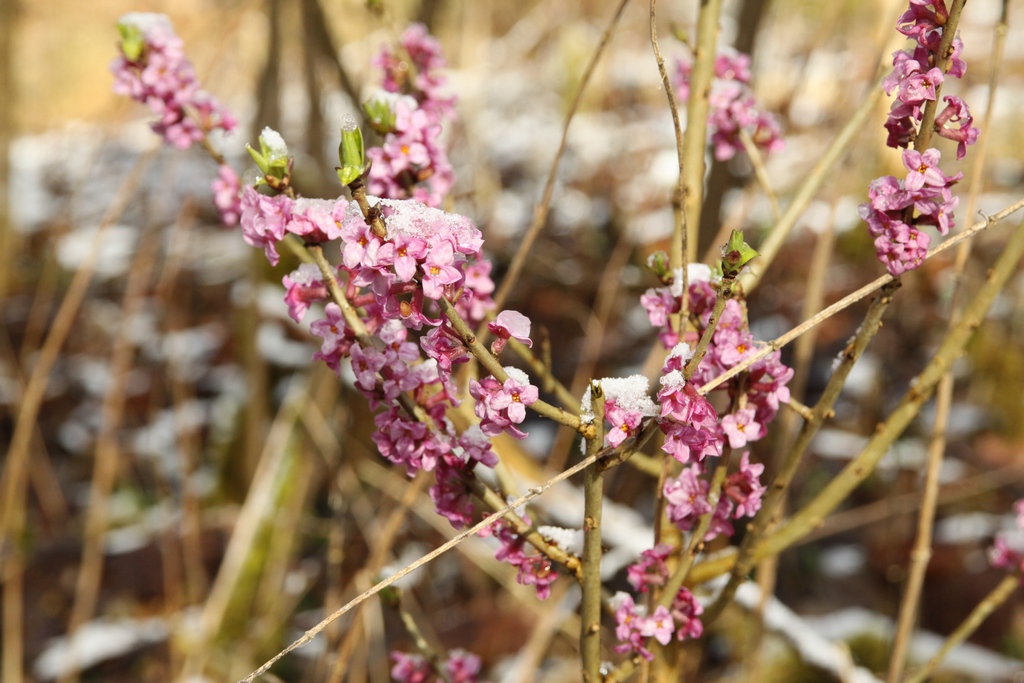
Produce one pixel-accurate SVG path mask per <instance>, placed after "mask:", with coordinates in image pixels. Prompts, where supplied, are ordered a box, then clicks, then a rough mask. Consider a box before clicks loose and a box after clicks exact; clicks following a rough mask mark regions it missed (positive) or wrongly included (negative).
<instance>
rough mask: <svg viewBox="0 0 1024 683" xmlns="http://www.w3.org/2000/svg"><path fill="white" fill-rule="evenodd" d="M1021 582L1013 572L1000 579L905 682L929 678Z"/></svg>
mask: <svg viewBox="0 0 1024 683" xmlns="http://www.w3.org/2000/svg"><path fill="white" fill-rule="evenodd" d="M1019 584H1020V577H1019V576H1017V575H1016V574H1011V575H1010V576H1007V577H1006V578H1004V579H1003V580H1002V581H1000V582H999V585H998V586H996V587H995V588H994V589H993V590H992V592H991V593H989V594H988V595H987V596H985V599H984V600H982V601H981V602H979V603H978V604H977V605H976V606H975V608H974V610H973V611H972V612H971V613H970V614H969V615H968V616H967V618H966V619H964V620H963V623H961V624H960V625H959V626H957V628H956V630H955V631H953V632H952V633H951V634H949V637H948V638H946V642H944V643H943V644H942V647H941V648H940V649H939V651H938V652H937V653H935V656H934V657H932V658H931V659H929V660H928V662H927V663H926V664H925V665H924V666H922V667H921V668H920V669H918V670H917V671H915V672H914V673H912V674H911V675H910V676H908V677H907V678H905V679H903V680H904V683H922V681H924V680H925V679H927V678H928V677H929V676H930V675H931V674H932V673H933V672H934V671H935V669H937V668H938V667H939V664H941V663H942V660H943V659H945V658H946V655H948V654H949V653H950V652H951V651H952V650H953V648H955V647H956V646H957V645H959V644H960V643H962V642H964V641H965V640H967V639H968V638H969V637H970V636H971V634H972V633H974V632H975V631H976V630H977V628H978V627H979V626H981V622H983V621H985V619H987V618H988V615H990V614H992V612H994V611H995V610H996V608H998V607H999V606H1000V605H1002V604H1003V603H1004V602H1006V599H1007V598H1009V597H1010V595H1012V594H1013V591H1015V590H1016V589H1017V586H1018V585H1019Z"/></svg>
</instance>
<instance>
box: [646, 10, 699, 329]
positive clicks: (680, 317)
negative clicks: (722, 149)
mask: <svg viewBox="0 0 1024 683" xmlns="http://www.w3.org/2000/svg"><path fill="white" fill-rule="evenodd" d="M657 6H658V0H651V47H652V49H653V50H654V60H655V61H656V62H657V63H658V73H659V74H660V75H661V87H663V88H665V96H666V97H667V98H668V109H669V111H670V112H671V113H672V130H673V132H675V136H676V161H677V163H678V164H679V177H678V178H677V179H676V189H675V192H674V193H673V195H672V216H673V228H672V242H671V245H670V247H669V257H668V258H669V265H670V266H671V268H672V270H673V272H681V273H682V278H683V287H682V294H681V295H680V297H679V303H680V311H679V313H678V314H676V315H675V316H674V318H675V319H674V320H673V321H672V325H673V327H674V328H675V330H676V331H677V332H679V333H680V335H681V334H682V332H683V328H682V325H684V324H686V315H687V308H688V307H689V303H690V301H689V297H688V296H687V291H688V288H689V283H688V282H687V281H686V277H687V275H686V264H687V262H688V260H691V259H688V258H687V254H688V253H689V249H688V241H689V235H688V234H687V229H686V225H687V223H686V212H685V211H684V210H683V197H684V196H685V194H686V188H685V185H686V181H685V176H684V175H683V169H684V168H685V167H686V163H685V152H684V142H683V127H682V124H681V123H680V122H679V106H678V105H677V104H676V92H675V88H674V87H673V86H672V81H671V80H670V79H669V77H668V70H667V69H666V68H665V60H664V58H662V56H661V47H660V46H659V45H658V19H657ZM694 253H696V245H694Z"/></svg>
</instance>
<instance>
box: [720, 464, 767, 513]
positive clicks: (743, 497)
mask: <svg viewBox="0 0 1024 683" xmlns="http://www.w3.org/2000/svg"><path fill="white" fill-rule="evenodd" d="M762 472H764V465H762V464H761V463H754V464H750V452H749V451H744V452H743V457H742V458H741V459H740V468H739V470H738V471H736V472H733V473H732V474H730V475H729V476H728V477H726V479H725V484H724V486H723V487H722V493H723V495H725V496H728V497H729V498H730V499H731V500H732V501H733V502H734V503H735V504H736V509H735V510H734V512H733V514H734V516H735V518H736V519H739V518H740V517H753V516H754V514H755V513H757V511H758V510H760V509H761V496H763V495H764V491H765V488H764V486H762V485H761V480H760V477H761V473H762Z"/></svg>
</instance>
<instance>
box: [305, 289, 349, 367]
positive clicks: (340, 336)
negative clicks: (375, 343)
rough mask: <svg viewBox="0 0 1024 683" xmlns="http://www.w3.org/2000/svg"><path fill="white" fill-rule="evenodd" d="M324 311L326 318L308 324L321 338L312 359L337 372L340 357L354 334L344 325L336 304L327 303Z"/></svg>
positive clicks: (346, 351) (343, 354)
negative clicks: (320, 342) (320, 361)
mask: <svg viewBox="0 0 1024 683" xmlns="http://www.w3.org/2000/svg"><path fill="white" fill-rule="evenodd" d="M324 313H325V315H326V316H327V317H326V318H323V319H321V320H315V321H313V323H312V324H311V325H310V326H309V329H310V331H311V332H312V333H313V334H315V335H316V336H318V337H322V338H323V343H322V344H321V346H320V351H318V352H317V353H315V354H313V359H314V360H322V361H323V362H325V363H326V364H327V366H328V367H329V368H331V370H334V371H335V372H337V371H338V366H339V364H340V362H341V359H342V358H343V357H344V356H345V355H346V354H347V353H348V350H349V348H350V347H351V346H352V343H353V342H354V341H355V335H353V334H352V332H351V331H350V330H349V329H348V328H347V327H346V326H345V320H344V316H342V314H341V309H340V308H339V307H338V305H337V304H335V303H329V304H327V306H325V307H324Z"/></svg>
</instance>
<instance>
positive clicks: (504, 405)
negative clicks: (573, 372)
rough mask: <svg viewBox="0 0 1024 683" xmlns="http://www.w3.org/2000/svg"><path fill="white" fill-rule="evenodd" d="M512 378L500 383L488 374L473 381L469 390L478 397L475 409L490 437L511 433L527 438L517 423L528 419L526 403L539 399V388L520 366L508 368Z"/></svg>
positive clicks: (509, 375) (517, 436)
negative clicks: (480, 379)
mask: <svg viewBox="0 0 1024 683" xmlns="http://www.w3.org/2000/svg"><path fill="white" fill-rule="evenodd" d="M505 372H506V373H507V374H508V379H506V380H505V381H504V382H499V381H498V380H496V379H494V378H493V377H490V376H487V377H485V378H484V379H483V380H482V381H480V382H477V381H476V380H475V379H471V380H469V393H470V395H471V396H472V397H473V398H474V399H476V404H475V405H474V406H473V410H474V412H475V413H476V416H477V417H479V418H480V429H482V430H483V432H484V434H487V435H488V436H497V435H498V434H501V433H502V432H508V433H509V434H511V435H512V436H514V437H515V438H517V439H524V438H526V432H524V431H522V430H521V429H519V428H518V427H516V426H515V425H517V424H520V423H521V422H522V421H523V420H524V419H525V418H526V406H528V405H531V404H533V403H535V402H536V401H537V398H538V395H539V394H538V391H537V387H535V386H533V385H532V384H530V378H529V377H528V376H527V375H526V373H525V372H523V371H522V370H519V369H518V368H513V367H507V368H505Z"/></svg>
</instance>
